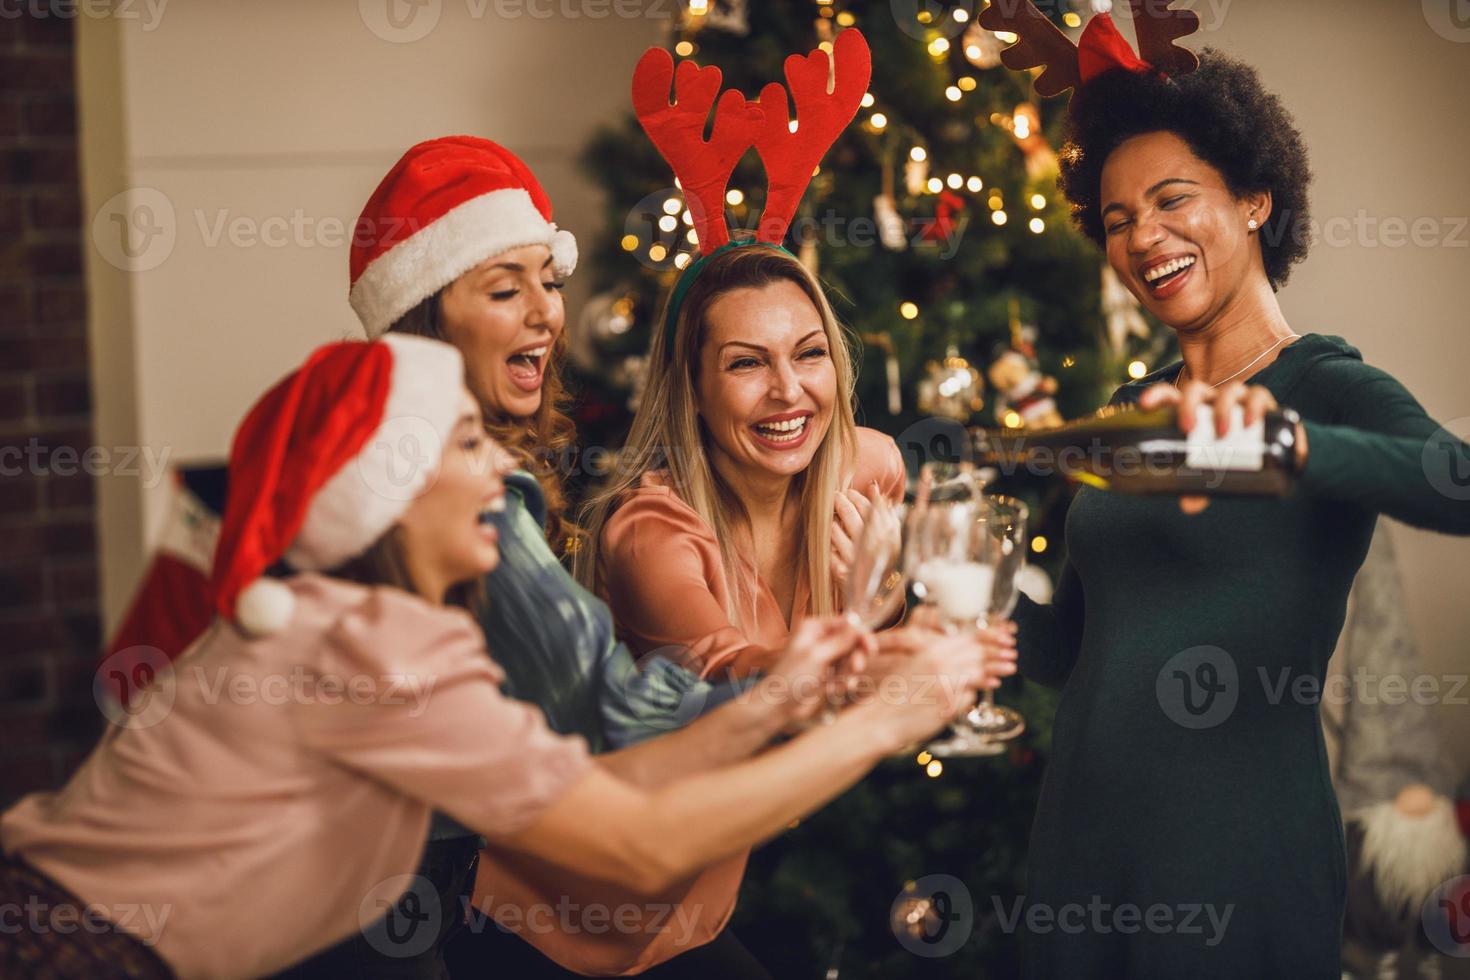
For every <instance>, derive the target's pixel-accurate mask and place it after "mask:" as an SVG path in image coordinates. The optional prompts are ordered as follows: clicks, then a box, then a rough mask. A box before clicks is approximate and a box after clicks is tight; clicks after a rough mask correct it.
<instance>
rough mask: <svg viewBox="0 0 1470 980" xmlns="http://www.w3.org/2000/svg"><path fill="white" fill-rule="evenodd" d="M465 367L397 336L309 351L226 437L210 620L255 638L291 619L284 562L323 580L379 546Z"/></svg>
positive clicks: (454, 405) (426, 469)
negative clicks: (224, 496) (224, 497)
mask: <svg viewBox="0 0 1470 980" xmlns="http://www.w3.org/2000/svg"><path fill="white" fill-rule="evenodd" d="M463 389H464V361H463V359H462V358H461V356H460V353H459V351H458V350H456V349H455V348H454V347H451V346H450V345H449V344H445V343H441V342H439V341H437V340H428V339H426V338H422V337H408V336H398V335H396V334H394V335H391V336H388V337H385V338H383V339H382V340H378V341H371V342H364V341H347V342H342V343H335V344H327V345H326V346H324V347H320V348H318V349H317V350H316V351H315V352H313V353H312V355H311V356H310V357H309V358H308V359H307V361H306V363H305V364H303V365H302V366H301V367H300V369H298V370H297V371H295V372H293V373H292V374H290V375H288V376H287V377H286V378H285V379H283V380H282V381H280V382H279V383H277V384H276V385H275V387H273V388H271V390H270V391H268V392H266V393H265V395H264V396H262V397H261V399H260V401H258V402H256V404H255V406H254V407H253V408H251V410H250V412H249V414H248V415H246V416H245V420H244V421H243V422H241V423H240V428H239V430H238V431H237V432H236V433H235V441H234V444H233V445H232V446H231V449H230V475H229V481H230V496H229V502H228V503H227V505H226V507H225V514H224V518H223V521H222V523H221V526H220V533H219V542H218V544H217V545H216V546H215V552H214V568H213V572H212V574H211V580H210V587H211V591H212V592H213V595H214V605H215V609H216V611H217V612H218V613H219V614H220V615H221V616H223V617H224V618H226V619H232V620H235V621H236V622H238V623H239V625H240V626H241V628H243V629H244V630H245V631H246V632H248V633H251V634H254V635H257V636H263V635H267V634H270V633H274V632H276V631H277V630H279V629H281V628H283V627H284V626H285V625H286V624H287V623H288V622H289V621H290V618H291V611H292V604H293V597H292V594H291V590H290V589H289V588H288V587H287V586H285V585H284V584H282V583H280V582H277V581H274V580H272V579H268V578H263V577H262V575H263V573H264V572H265V570H266V569H268V568H270V567H271V566H272V565H274V564H275V563H276V562H277V561H279V560H281V559H283V558H284V559H285V560H286V561H287V562H288V563H289V564H290V565H291V566H292V567H293V568H295V569H297V570H299V571H316V570H321V569H326V568H332V567H333V566H335V565H338V564H341V563H342V562H344V561H346V560H347V559H349V558H353V557H355V556H357V555H359V554H361V553H362V552H363V551H365V550H367V548H368V547H369V546H370V545H371V544H372V543H373V542H374V541H376V540H377V539H378V538H379V537H381V536H382V535H383V534H384V533H385V532H387V530H388V529H389V528H390V527H392V526H393V523H394V522H395V521H396V520H397V519H398V518H399V516H401V515H402V513H403V512H404V511H405V510H406V509H408V506H409V504H411V503H412V502H413V500H414V498H415V497H417V496H418V495H419V494H420V493H422V492H423V491H424V489H425V488H426V487H427V486H428V484H429V480H430V479H431V478H432V476H433V474H434V473H435V472H436V471H437V469H438V464H439V458H440V456H441V454H442V452H443V447H444V444H445V441H446V440H447V439H448V438H449V435H450V432H451V430H452V429H453V427H454V424H455V421H456V420H457V418H458V415H459V409H460V400H461V398H462V397H463Z"/></svg>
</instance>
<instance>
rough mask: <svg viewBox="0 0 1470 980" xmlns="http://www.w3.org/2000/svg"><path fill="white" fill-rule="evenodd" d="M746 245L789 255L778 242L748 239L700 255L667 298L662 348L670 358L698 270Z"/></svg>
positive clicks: (675, 284) (672, 354)
mask: <svg viewBox="0 0 1470 980" xmlns="http://www.w3.org/2000/svg"><path fill="white" fill-rule="evenodd" d="M746 245H765V246H768V247H770V248H774V249H776V250H777V251H781V252H785V253H786V254H787V255H791V252H790V251H788V250H787V248H786V247H785V246H784V245H782V244H780V243H779V242H762V241H758V240H756V239H753V238H748V239H744V240H742V241H738V242H727V243H726V244H724V245H721V246H720V247H719V248H717V249H715V250H714V251H713V252H710V253H709V254H708V255H701V256H700V257H699V258H698V259H696V260H695V261H694V262H693V264H691V265H690V266H689V268H687V269H685V270H684V273H683V275H681V276H679V281H678V282H676V283H674V295H672V296H670V297H669V309H668V312H667V313H666V314H665V316H664V346H666V347H667V348H668V349H669V357H670V358H672V357H673V356H674V327H675V325H676V324H678V322H679V310H680V309H681V308H682V307H683V306H684V296H685V294H687V293H688V292H689V287H690V286H692V285H694V280H695V279H696V278H698V277H699V270H701V269H703V268H704V264H705V263H706V262H708V261H709V260H710V259H712V258H714V257H715V256H716V255H719V254H720V253H721V252H728V251H729V250H730V249H732V248H741V247H743V246H746ZM791 257H792V258H796V256H794V255H791Z"/></svg>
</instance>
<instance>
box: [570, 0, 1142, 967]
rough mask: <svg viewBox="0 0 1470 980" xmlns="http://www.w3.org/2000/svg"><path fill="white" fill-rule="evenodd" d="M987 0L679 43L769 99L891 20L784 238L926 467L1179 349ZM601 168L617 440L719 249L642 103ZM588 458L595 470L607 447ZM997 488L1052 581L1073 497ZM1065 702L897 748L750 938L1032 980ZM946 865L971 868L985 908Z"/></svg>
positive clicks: (594, 359)
mask: <svg viewBox="0 0 1470 980" xmlns="http://www.w3.org/2000/svg"><path fill="white" fill-rule="evenodd" d="M1081 2H1082V4H1083V5H1084V6H1087V7H1091V6H1092V4H1091V3H1089V2H1088V0H1081ZM978 6H979V5H978V4H975V5H971V4H963V3H961V4H957V5H952V6H946V5H940V4H932V3H926V2H924V0H914V2H910V3H903V2H896V0H883V2H877V0H871V2H870V0H826V2H822V0H818V2H815V3H813V2H811V0H723V2H722V0H685V6H683V7H682V8H681V11H680V17H679V18H678V20H677V21H676V22H675V24H674V26H673V30H672V31H671V34H670V36H669V38H668V39H667V43H668V45H669V47H670V49H671V51H672V52H673V54H674V55H675V57H676V58H693V59H694V60H696V61H697V62H699V63H700V64H712V65H718V66H719V67H720V68H721V70H722V71H723V73H724V87H725V88H735V89H739V90H740V91H742V92H744V93H745V94H746V96H747V97H752V96H754V95H755V94H756V93H758V92H759V91H760V89H761V87H762V86H763V85H764V84H766V83H767V82H770V81H783V80H784V76H783V74H782V62H783V60H784V59H785V57H786V56H787V55H788V54H791V53H794V52H800V53H805V52H807V51H809V50H811V49H812V48H814V47H817V46H819V45H824V46H829V45H830V43H831V41H832V39H833V38H834V37H835V35H836V34H837V32H839V31H841V30H843V29H845V28H847V27H858V28H861V29H862V31H863V33H864V35H865V36H866V37H867V39H868V42H869V44H870V46H871V48H872V52H873V77H872V83H871V86H870V89H869V92H868V95H867V96H866V97H865V98H864V100H863V108H862V109H861V110H860V111H859V113H858V117H857V119H856V120H854V122H853V123H852V125H850V126H849V127H848V129H847V131H846V132H845V133H844V134H843V135H842V136H841V137H840V138H839V139H838V141H837V143H836V144H835V145H834V146H833V147H832V149H831V150H830V151H829V152H828V154H827V156H826V158H825V159H824V161H823V163H822V165H821V167H820V169H819V171H818V172H817V174H816V176H815V177H814V179H813V181H812V184H811V187H810V189H809V190H808V192H807V194H806V197H805V199H804V200H803V203H802V210H801V212H800V213H799V214H798V217H797V219H796V221H794V222H793V224H792V229H791V232H790V235H789V238H788V241H787V243H786V244H787V247H788V248H789V249H791V250H792V251H793V252H795V253H797V254H798V255H800V256H801V258H802V261H803V262H805V263H806V264H807V265H808V267H809V268H814V269H816V271H817V273H818V274H819V276H820V277H821V278H822V280H823V281H824V282H825V283H826V285H827V286H828V288H829V294H830V295H831V296H832V298H833V305H834V308H835V309H836V312H837V314H838V317H839V318H840V319H841V320H842V321H843V322H844V323H845V324H846V325H847V326H849V327H850V328H851V330H852V331H853V333H854V335H855V336H856V338H857V339H858V340H859V342H860V345H859V357H858V359H857V360H858V364H859V368H860V377H859V383H858V395H859V403H860V404H859V408H858V420H859V424H863V425H868V426H871V427H873V428H877V429H880V430H882V431H885V432H887V433H889V434H891V435H893V436H894V437H895V439H897V440H898V443H899V446H900V448H901V449H902V450H903V451H904V454H905V457H906V461H907V462H908V463H909V465H910V468H911V471H915V470H917V467H918V465H919V464H920V463H922V462H924V461H925V460H926V459H930V458H936V457H942V456H945V455H947V454H953V453H954V452H955V451H956V450H957V448H960V447H962V444H963V443H964V438H963V432H962V431H961V430H960V429H959V426H960V425H962V424H982V425H997V424H1004V425H1009V426H1021V425H1027V424H1033V425H1034V424H1043V423H1045V422H1047V421H1050V420H1055V419H1057V418H1060V417H1075V416H1077V415H1081V414H1085V413H1086V412H1089V411H1091V410H1092V409H1094V408H1096V407H1097V406H1098V405H1100V404H1102V403H1103V402H1105V401H1106V400H1107V398H1108V396H1109V395H1110V394H1111V392H1112V391H1113V390H1114V388H1116V387H1117V385H1118V384H1120V383H1122V382H1123V381H1126V380H1127V379H1128V378H1129V377H1130V375H1131V376H1133V377H1139V376H1142V374H1143V373H1145V372H1146V371H1147V370H1151V369H1152V367H1153V366H1154V365H1156V364H1158V363H1162V360H1163V358H1164V357H1166V356H1167V355H1168V354H1169V353H1170V351H1169V349H1168V344H1169V343H1170V341H1171V338H1170V337H1169V335H1168V331H1154V330H1152V329H1151V328H1150V325H1149V323H1148V322H1147V321H1146V319H1145V318H1144V317H1143V316H1142V314H1141V313H1140V311H1139V309H1138V307H1137V305H1136V304H1135V303H1134V302H1133V301H1132V298H1131V297H1130V296H1128V294H1127V292H1126V290H1124V289H1123V288H1122V287H1121V286H1120V285H1119V284H1118V283H1117V281H1116V280H1112V279H1111V278H1110V276H1111V273H1110V272H1108V271H1107V269H1106V263H1105V262H1104V261H1103V259H1102V257H1101V255H1100V254H1099V252H1098V250H1097V249H1096V248H1095V247H1094V246H1093V245H1092V244H1091V243H1089V242H1087V241H1086V240H1085V239H1083V238H1082V237H1081V236H1080V235H1079V234H1078V233H1076V232H1075V231H1074V230H1073V229H1072V228H1071V226H1070V223H1069V220H1068V214H1067V205H1066V202H1065V201H1064V200H1062V199H1061V197H1060V194H1059V193H1058V191H1057V188H1056V170H1057V168H1056V161H1057V158H1056V154H1055V152H1054V150H1053V147H1054V146H1055V145H1057V142H1058V136H1059V131H1060V128H1061V121H1062V120H1061V117H1062V114H1063V113H1064V112H1065V111H1066V110H1065V106H1064V105H1063V104H1060V103H1055V102H1054V103H1051V104H1046V103H1040V104H1039V103H1038V102H1037V101H1036V99H1035V97H1034V95H1033V94H1032V92H1031V76H1029V75H1028V74H1026V73H1024V72H1012V71H1008V70H1007V69H1005V68H1004V67H1002V66H1001V65H1000V61H999V53H1000V51H1001V50H1002V49H1003V48H1004V47H1005V46H1006V45H1007V44H1008V43H1010V41H1011V40H1013V38H1010V37H1007V36H1006V35H1004V34H1000V35H997V34H995V33H993V32H990V31H986V30H983V29H981V28H980V26H979V25H978V23H976V15H977V13H978V9H977V8H978ZM1049 12H1052V13H1054V14H1055V15H1056V17H1057V22H1058V24H1059V25H1061V26H1063V27H1064V28H1076V27H1078V26H1080V24H1081V22H1082V20H1083V19H1084V18H1085V11H1084V12H1081V13H1079V12H1078V11H1074V10H1071V9H1070V8H1068V7H1067V6H1066V5H1065V4H1060V5H1058V4H1052V5H1050V8H1049ZM829 50H830V47H829ZM793 118H795V116H794V114H793ZM583 162H584V166H585V169H586V170H587V172H588V174H589V175H590V176H592V177H593V179H595V180H597V181H599V182H600V183H601V184H602V185H603V186H604V187H605V190H606V198H605V200H606V206H607V209H608V211H607V215H606V222H605V225H604V228H605V232H604V234H603V235H602V236H601V237H600V238H595V239H591V240H590V241H588V242H587V244H588V245H590V248H591V251H592V252H593V254H594V258H595V262H594V263H593V268H595V269H596V270H597V275H598V277H599V279H598V281H597V282H596V289H597V290H598V292H597V295H596V296H594V297H593V299H592V301H591V302H590V303H589V304H588V305H587V307H586V308H585V309H584V311H583V313H582V315H581V316H580V317H579V319H578V322H577V324H576V326H575V328H574V329H573V331H572V336H573V343H572V357H571V361H572V369H573V370H572V375H573V378H574V386H575V387H576V388H577V390H578V392H579V402H578V408H577V413H576V415H577V423H578V428H579V432H580V436H581V442H582V444H583V445H584V446H585V445H600V446H606V447H616V446H617V445H618V444H619V443H620V441H621V438H622V434H623V432H624V431H625V429H626V426H627V423H628V421H629V419H630V418H631V408H632V406H634V405H636V399H637V397H638V390H639V382H640V376H641V372H642V368H643V355H644V354H645V353H646V351H647V348H648V342H649V328H650V325H651V324H653V323H654V322H655V320H656V317H657V315H658V313H659V311H660V307H661V304H662V302H663V300H664V298H665V296H666V295H667V293H668V289H669V287H670V286H671V285H672V283H673V281H674V280H675V279H676V278H677V276H678V273H679V270H681V269H683V268H684V267H685V266H687V265H688V263H689V262H690V261H692V259H693V258H694V257H697V255H698V248H697V244H696V241H695V238H694V235H693V231H692V226H691V222H690V216H689V214H688V210H687V206H686V204H685V202H684V200H683V197H682V194H681V192H680V190H679V188H677V187H676V186H673V184H672V178H671V175H670V173H669V169H668V165H667V164H666V163H665V162H664V161H663V160H662V158H660V156H659V155H658V153H657V151H656V150H655V149H654V147H653V146H652V144H651V143H650V141H649V140H648V138H647V137H646V136H645V135H644V133H643V132H642V130H641V128H640V127H639V125H638V123H637V121H636V120H635V119H634V117H633V115H632V112H631V110H630V111H629V113H628V115H627V116H626V118H625V119H623V120H621V121H620V122H619V123H617V124H616V125H614V126H610V127H608V128H606V129H605V130H604V131H602V132H601V133H599V134H598V135H597V137H596V138H595V139H594V140H593V141H592V143H591V144H590V145H589V146H588V148H587V150H586V153H585V157H584V161H583ZM729 187H730V189H729V192H728V194H727V197H726V205H727V219H728V222H729V224H730V226H731V227H732V228H746V229H750V230H751V231H753V230H754V229H755V227H756V225H757V222H758V221H759V217H760V209H761V206H762V203H763V198H764V188H765V177H764V174H763V173H762V171H761V167H760V163H759V160H758V158H757V157H756V154H755V153H753V152H752V153H748V154H746V156H745V158H744V159H742V161H741V162H740V163H739V164H738V165H737V167H736V170H735V173H734V176H733V177H732V179H731V181H730V185H729ZM582 469H583V470H584V475H585V476H586V477H587V478H589V479H594V480H595V478H596V475H597V473H596V467H595V466H594V465H593V461H592V460H590V459H589V460H587V465H586V466H584V467H583V468H582ZM995 489H997V490H998V491H1000V492H1004V493H1008V494H1012V495H1015V496H1018V497H1021V498H1022V499H1024V500H1026V501H1027V502H1028V504H1029V506H1030V509H1031V529H1032V538H1031V551H1032V554H1031V559H1032V563H1033V565H1035V566H1038V567H1040V568H1043V569H1047V570H1049V571H1050V572H1051V573H1052V575H1053V576H1054V574H1055V571H1056V570H1057V567H1058V564H1059V562H1060V559H1061V552H1062V549H1061V548H1060V542H1061V541H1062V520H1063V517H1064V515H1065V512H1066V507H1067V504H1068V502H1069V500H1070V490H1069V488H1068V487H1067V486H1066V485H1064V484H1063V483H1062V482H1061V481H1059V480H1056V479H1053V478H1047V477H1042V476H1035V475H1027V474H1024V473H1018V474H1011V475H1007V476H1004V477H1003V478H1001V479H999V480H998V481H997V483H996V485H995ZM1052 697H1053V695H1052V694H1051V692H1048V691H1045V690H1043V689H1040V688H1037V687H1036V686H1034V685H1026V684H1025V683H1024V682H1021V681H1016V682H1013V683H1008V684H1007V686H1006V689H1005V690H1003V691H1002V694H1001V700H1002V701H1004V702H1006V703H1009V704H1012V705H1014V706H1015V707H1017V708H1018V709H1019V710H1020V711H1021V712H1022V713H1023V714H1024V715H1025V716H1026V718H1027V719H1028V722H1029V727H1028V731H1027V733H1026V734H1025V735H1024V736H1023V737H1022V738H1021V739H1019V740H1018V741H1016V742H1015V743H1012V746H1013V747H1012V749H1011V751H1010V752H1009V753H1008V754H1006V755H1002V756H997V757H992V758H989V759H968V760H967V759H951V760H946V761H945V762H944V763H943V764H941V763H940V762H939V760H935V759H930V758H928V757H927V756H926V755H919V756H918V757H917V759H916V758H914V757H909V758H905V759H903V760H894V761H893V762H890V763H889V764H887V765H885V766H883V767H881V768H880V769H879V771H877V772H875V773H874V774H873V775H872V776H871V777H870V778H869V779H867V780H866V781H864V782H863V783H862V784H860V785H859V786H858V787H856V788H855V789H853V790H852V791H850V792H849V793H848V794H846V795H845V796H844V797H842V798H841V799H839V800H838V801H836V802H835V803H834V804H833V805H832V806H829V807H828V808H826V809H825V810H823V811H822V812H821V813H819V814H817V815H816V816H814V817H813V818H812V819H811V820H810V821H807V822H805V823H803V824H801V825H800V826H798V827H795V828H793V830H792V831H791V832H790V833H788V834H787V835H786V836H784V837H783V838H782V839H780V840H778V841H776V842H774V843H773V844H771V845H770V846H768V847H766V848H764V849H762V850H760V851H758V852H757V853H756V854H755V855H754V856H753V858H752V860H751V865H750V872H749V874H748V876H747V880H746V886H745V889H744V892H743V893H742V896H741V902H740V907H739V911H738V912H737V915H736V920H735V923H734V928H735V929H736V930H737V931H738V932H739V934H740V936H741V938H742V940H743V941H744V942H745V943H746V944H747V945H749V946H750V947H751V948H752V949H753V950H754V951H755V952H756V953H757V955H758V956H760V957H761V958H762V959H763V960H764V961H765V962H766V963H767V964H768V965H770V966H771V967H772V968H773V970H774V972H776V974H777V975H779V976H812V977H816V976H823V975H828V976H840V977H842V978H844V980H845V978H849V977H884V978H887V977H899V976H911V975H923V976H926V977H930V976H932V977H947V976H954V977H975V976H979V975H986V976H990V975H995V976H1006V975H1012V974H1014V973H1015V972H1016V958H1017V953H1016V942H1015V937H1014V935H1012V934H1008V933H1007V932H1006V931H1005V930H1004V929H1003V928H1002V926H1001V919H1002V917H1003V916H1002V913H1004V914H1007V915H1008V914H1009V913H1010V911H1011V903H1012V902H1013V901H1014V899H1015V897H1016V896H1018V895H1019V894H1021V893H1022V891H1023V863H1024V856H1025V847H1026V840H1027V836H1028V830H1029V826H1030V820H1031V814H1032V812H1033V809H1034V803H1035V798H1036V793H1037V790H1038V787H1039V785H1040V777H1041V772H1042V767H1043V765H1044V761H1045V755H1046V750H1047V746H1048V743H1049V738H1048V736H1049V732H1050V718H1051V714H1052V710H1053V705H1054V702H1053V700H1052ZM935 875H947V876H952V878H953V879H958V881H959V882H960V883H962V884H963V891H964V892H967V893H968V897H969V901H970V906H971V909H972V911H971V912H968V913H967V912H966V911H965V909H964V907H963V906H964V897H963V895H962V894H960V892H959V890H956V889H955V888H954V887H953V883H952V882H950V883H948V884H946V879H934V878H933V877H932V876H935ZM962 931H967V936H962V935H961V932H962ZM951 947H956V948H954V949H953V950H951ZM916 952H918V953H919V954H920V955H923V954H931V956H930V958H920V955H916ZM935 953H942V954H943V955H939V956H932V954H935ZM834 967H836V968H837V969H838V971H839V972H838V973H835V974H834V973H828V971H829V970H831V969H832V968H834Z"/></svg>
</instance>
